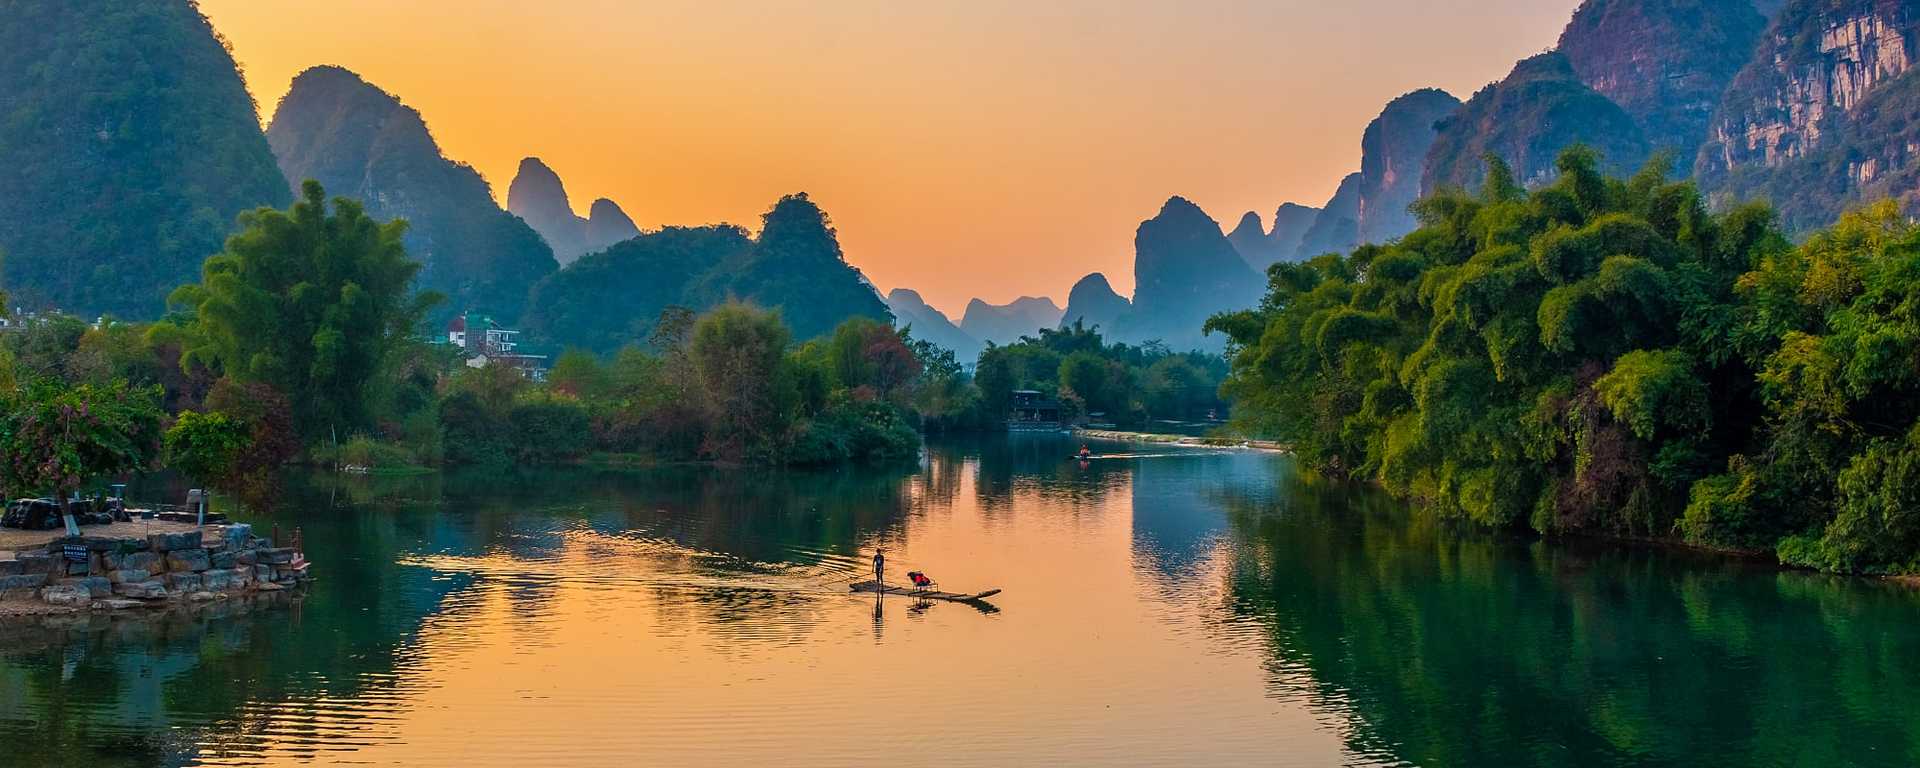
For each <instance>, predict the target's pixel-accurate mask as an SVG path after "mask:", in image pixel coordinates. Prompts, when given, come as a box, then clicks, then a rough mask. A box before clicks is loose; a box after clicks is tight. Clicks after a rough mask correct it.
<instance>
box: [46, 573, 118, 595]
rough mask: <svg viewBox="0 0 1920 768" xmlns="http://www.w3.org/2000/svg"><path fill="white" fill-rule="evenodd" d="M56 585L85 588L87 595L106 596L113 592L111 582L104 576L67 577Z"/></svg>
mask: <svg viewBox="0 0 1920 768" xmlns="http://www.w3.org/2000/svg"><path fill="white" fill-rule="evenodd" d="M58 586H67V587H74V588H76V589H82V590H85V591H86V593H87V596H88V597H108V596H110V595H112V594H113V582H112V581H109V580H108V579H107V577H105V576H87V577H85V578H79V579H67V580H65V581H62V582H60V584H59V585H58Z"/></svg>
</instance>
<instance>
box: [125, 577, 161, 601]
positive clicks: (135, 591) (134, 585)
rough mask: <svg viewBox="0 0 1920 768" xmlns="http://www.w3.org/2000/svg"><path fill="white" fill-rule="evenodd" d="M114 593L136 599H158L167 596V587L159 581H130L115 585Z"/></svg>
mask: <svg viewBox="0 0 1920 768" xmlns="http://www.w3.org/2000/svg"><path fill="white" fill-rule="evenodd" d="M113 593H114V594H116V595H119V596H121V597H130V598H133V599H136V600H158V599H161V598H164V597H166V596H167V587H166V585H165V584H161V583H160V582H158V581H142V582H128V583H126V584H115V585H113Z"/></svg>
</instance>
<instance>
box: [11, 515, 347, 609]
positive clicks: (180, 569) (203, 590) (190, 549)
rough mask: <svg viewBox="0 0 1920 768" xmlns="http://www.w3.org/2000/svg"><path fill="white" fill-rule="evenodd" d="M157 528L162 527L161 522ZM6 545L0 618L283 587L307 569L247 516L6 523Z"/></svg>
mask: <svg viewBox="0 0 1920 768" xmlns="http://www.w3.org/2000/svg"><path fill="white" fill-rule="evenodd" d="M156 529H157V530H156ZM8 534H9V535H8V539H7V541H6V544H7V550H8V551H6V552H0V555H4V556H3V557H0V618H11V617H25V616H49V615H60V614H72V613H86V612H91V613H103V612H104V613H119V612H125V611H135V610H150V609H156V608H175V607H180V606H184V605H200V604H210V603H219V602H224V601H229V600H232V599H234V598H238V597H250V596H254V595H260V594H272V593H283V592H289V591H293V590H296V589H298V588H299V587H300V586H301V585H303V584H305V583H306V582H307V581H308V580H309V579H310V577H309V575H308V568H309V564H308V563H307V562H306V558H305V557H304V556H303V555H302V554H301V553H300V550H299V547H298V544H297V542H298V540H299V536H298V535H297V534H296V535H295V536H294V540H295V546H287V547H282V546H277V542H274V541H269V540H267V539H263V538H260V537H258V536H255V535H253V526H251V525H247V524H245V523H234V524H229V525H208V526H205V527H195V526H185V525H179V524H174V525H166V526H161V525H149V524H146V523H145V521H142V522H122V523H115V524H112V525H103V526H90V527H89V528H87V529H83V532H82V535H80V536H66V535H65V533H64V532H63V531H59V532H56V531H8Z"/></svg>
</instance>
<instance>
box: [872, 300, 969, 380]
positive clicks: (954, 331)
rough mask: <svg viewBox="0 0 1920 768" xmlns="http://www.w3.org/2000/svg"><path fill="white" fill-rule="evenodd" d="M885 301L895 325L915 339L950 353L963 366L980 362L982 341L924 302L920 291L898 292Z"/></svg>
mask: <svg viewBox="0 0 1920 768" xmlns="http://www.w3.org/2000/svg"><path fill="white" fill-rule="evenodd" d="M886 301H887V308H888V309H891V310H893V322H894V325H896V326H899V327H901V328H910V329H911V332H912V334H913V337H914V338H916V339H922V340H925V341H927V342H930V343H932V344H934V345H935V346H938V347H940V348H942V349H947V350H951V351H952V352H953V355H954V357H955V358H956V359H958V360H959V361H960V362H961V363H962V364H971V363H973V361H974V360H976V359H979V357H980V350H981V348H982V347H983V345H982V344H981V343H980V340H979V339H976V338H974V337H972V336H970V335H968V334H967V332H965V331H962V330H960V326H958V325H955V324H954V322H953V319H952V318H949V317H947V315H946V313H944V312H941V311H940V310H938V309H934V308H933V306H932V305H930V304H928V303H927V301H926V299H924V298H921V296H920V292H919V291H915V290H912V289H910V288H895V289H893V290H892V291H889V292H887V296H886Z"/></svg>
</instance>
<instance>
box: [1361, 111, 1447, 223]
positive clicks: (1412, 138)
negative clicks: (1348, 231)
mask: <svg viewBox="0 0 1920 768" xmlns="http://www.w3.org/2000/svg"><path fill="white" fill-rule="evenodd" d="M1459 108H1460V100H1459V99H1456V98H1454V97H1453V94H1450V93H1447V92H1446V91H1442V90H1440V89H1437V88H1426V89H1422V90H1418V91H1414V92H1412V93H1409V94H1406V95H1405V96H1401V97H1399V98H1397V99H1394V100H1393V101H1390V102H1387V106H1386V108H1385V109H1382V110H1381V111H1380V116H1379V117H1376V118H1374V120H1373V122H1372V123H1370V124H1368V125H1367V132H1366V135H1365V136H1364V137H1363V138H1362V139H1361V140H1360V185H1359V189H1358V194H1357V199H1356V200H1355V201H1354V202H1355V210H1354V214H1355V215H1354V220H1355V227H1356V230H1357V232H1356V238H1355V239H1356V240H1357V241H1358V242H1362V243H1384V242H1387V241H1389V240H1394V239H1396V238H1399V237H1400V236H1401V235H1404V234H1406V233H1408V232H1412V231H1413V229H1414V226H1415V224H1416V222H1415V221H1414V219H1413V213H1412V212H1411V211H1409V210H1408V208H1409V207H1410V206H1412V205H1413V201H1414V200H1417V199H1419V197H1420V174H1421V171H1422V170H1423V169H1424V168H1425V166H1426V161H1427V151H1428V150H1430V149H1432V148H1433V142H1434V139H1435V138H1436V137H1437V136H1438V135H1439V134H1438V133H1437V132H1436V131H1435V129H1434V126H1435V125H1436V124H1437V123H1439V121H1440V120H1441V119H1443V118H1445V117H1446V116H1447V115H1450V114H1452V113H1453V112H1454V110H1457V109H1459Z"/></svg>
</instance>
